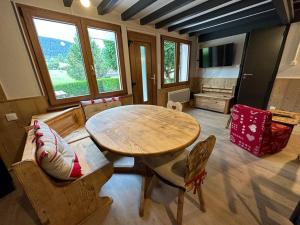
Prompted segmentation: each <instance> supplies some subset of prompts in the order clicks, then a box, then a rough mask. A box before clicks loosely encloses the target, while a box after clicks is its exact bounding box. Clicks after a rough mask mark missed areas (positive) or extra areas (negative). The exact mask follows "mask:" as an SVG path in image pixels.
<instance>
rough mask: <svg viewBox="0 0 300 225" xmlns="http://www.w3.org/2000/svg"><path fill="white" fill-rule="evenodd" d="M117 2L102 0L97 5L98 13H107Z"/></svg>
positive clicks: (115, 0)
mask: <svg viewBox="0 0 300 225" xmlns="http://www.w3.org/2000/svg"><path fill="white" fill-rule="evenodd" d="M117 2H118V0H103V1H102V2H101V3H100V4H99V5H98V7H97V11H98V14H99V15H104V14H106V13H108V12H109V11H110V10H111V9H112V8H113V7H114V6H115V4H116V3H117Z"/></svg>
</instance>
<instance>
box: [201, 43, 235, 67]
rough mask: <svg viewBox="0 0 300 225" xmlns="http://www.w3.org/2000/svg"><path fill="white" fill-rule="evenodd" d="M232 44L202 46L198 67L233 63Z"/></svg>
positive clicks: (230, 64)
mask: <svg viewBox="0 0 300 225" xmlns="http://www.w3.org/2000/svg"><path fill="white" fill-rule="evenodd" d="M233 47H234V44H233V43H230V44H226V45H219V46H214V47H209V48H202V49H200V52H199V67H201V68H208V67H220V66H232V65H233Z"/></svg>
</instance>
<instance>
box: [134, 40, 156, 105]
mask: <svg viewBox="0 0 300 225" xmlns="http://www.w3.org/2000/svg"><path fill="white" fill-rule="evenodd" d="M129 50H130V64H131V79H132V93H133V101H134V104H154V102H153V92H154V85H155V82H156V78H155V75H154V74H153V73H152V59H151V45H150V44H149V43H146V42H140V41H132V42H131V43H130V45H129Z"/></svg>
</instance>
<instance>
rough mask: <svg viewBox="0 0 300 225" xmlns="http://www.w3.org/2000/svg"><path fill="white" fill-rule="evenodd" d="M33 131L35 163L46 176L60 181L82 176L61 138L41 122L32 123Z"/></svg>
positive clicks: (78, 166) (67, 145)
mask: <svg viewBox="0 0 300 225" xmlns="http://www.w3.org/2000/svg"><path fill="white" fill-rule="evenodd" d="M33 129H34V133H35V140H34V141H35V142H36V161H37V163H38V164H39V166H40V167H41V168H42V169H43V170H44V171H45V172H46V173H47V174H49V175H51V176H53V177H55V178H58V179H61V180H73V179H76V178H78V177H80V176H82V173H81V166H80V164H79V161H78V158H77V156H76V154H75V152H74V150H73V149H72V148H71V147H70V145H69V144H68V143H67V142H66V141H65V140H64V139H63V138H61V137H60V136H59V135H58V134H57V133H56V132H55V131H54V130H53V129H51V128H50V127H49V126H48V125H47V124H45V123H44V122H42V121H38V120H36V121H34V126H33Z"/></svg>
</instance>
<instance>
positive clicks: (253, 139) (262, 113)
mask: <svg viewBox="0 0 300 225" xmlns="http://www.w3.org/2000/svg"><path fill="white" fill-rule="evenodd" d="M231 118H232V120H231V128H230V140H231V141H232V142H233V143H235V144H238V145H239V146H240V147H242V148H244V149H246V150H248V151H251V152H257V153H258V151H259V150H260V148H261V145H262V143H263V141H264V142H265V141H267V140H266V139H268V137H270V136H271V132H272V131H271V125H272V113H271V112H269V111H266V110H261V109H256V108H253V107H249V106H246V105H240V104H236V105H234V107H233V109H232V112H231Z"/></svg>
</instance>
